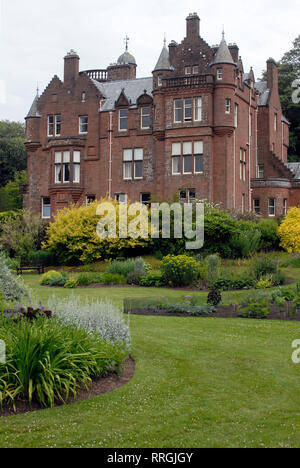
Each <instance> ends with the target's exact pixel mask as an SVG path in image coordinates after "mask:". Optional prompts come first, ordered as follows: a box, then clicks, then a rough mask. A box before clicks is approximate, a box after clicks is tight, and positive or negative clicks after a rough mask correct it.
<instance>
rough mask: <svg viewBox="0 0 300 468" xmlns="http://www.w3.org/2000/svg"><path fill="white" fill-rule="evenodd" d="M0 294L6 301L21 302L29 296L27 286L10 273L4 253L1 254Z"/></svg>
mask: <svg viewBox="0 0 300 468" xmlns="http://www.w3.org/2000/svg"><path fill="white" fill-rule="evenodd" d="M0 292H1V295H2V297H3V299H4V300H5V301H20V300H22V298H24V297H28V296H29V293H28V290H27V288H26V286H25V285H24V284H23V283H22V281H21V280H20V279H19V278H16V277H15V276H14V275H13V274H12V272H11V271H10V269H9V267H8V265H7V259H6V257H5V255H4V254H3V253H2V252H0Z"/></svg>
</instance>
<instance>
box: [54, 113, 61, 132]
mask: <svg viewBox="0 0 300 468" xmlns="http://www.w3.org/2000/svg"><path fill="white" fill-rule="evenodd" d="M58 119H59V121H58ZM54 121H55V136H60V135H61V115H60V114H58V115H56V116H55V119H54ZM58 126H59V132H58V131H57V130H58Z"/></svg>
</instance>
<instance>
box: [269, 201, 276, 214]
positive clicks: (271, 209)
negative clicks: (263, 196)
mask: <svg viewBox="0 0 300 468" xmlns="http://www.w3.org/2000/svg"><path fill="white" fill-rule="evenodd" d="M275 210H276V201H275V198H269V216H275Z"/></svg>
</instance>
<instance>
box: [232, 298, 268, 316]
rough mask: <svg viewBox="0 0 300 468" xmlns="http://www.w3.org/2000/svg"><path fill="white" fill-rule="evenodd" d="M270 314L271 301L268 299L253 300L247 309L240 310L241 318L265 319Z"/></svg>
mask: <svg viewBox="0 0 300 468" xmlns="http://www.w3.org/2000/svg"><path fill="white" fill-rule="evenodd" d="M269 314H270V301H269V299H268V298H267V297H262V298H257V299H254V298H253V299H252V300H251V301H249V302H248V304H247V305H246V307H244V308H241V309H240V313H239V315H240V317H243V318H252V319H265V318H267V317H268V316H269Z"/></svg>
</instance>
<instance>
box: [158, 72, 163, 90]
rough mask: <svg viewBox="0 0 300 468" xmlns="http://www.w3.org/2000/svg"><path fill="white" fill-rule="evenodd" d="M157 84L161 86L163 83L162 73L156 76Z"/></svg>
mask: <svg viewBox="0 0 300 468" xmlns="http://www.w3.org/2000/svg"><path fill="white" fill-rule="evenodd" d="M157 85H158V86H159V87H161V86H162V85H163V83H162V75H158V77H157Z"/></svg>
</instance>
